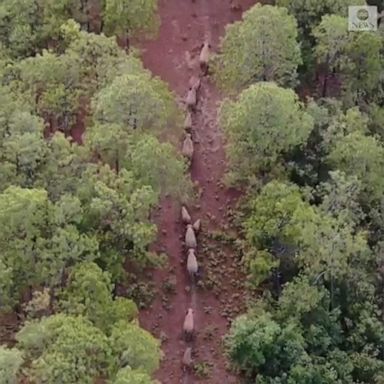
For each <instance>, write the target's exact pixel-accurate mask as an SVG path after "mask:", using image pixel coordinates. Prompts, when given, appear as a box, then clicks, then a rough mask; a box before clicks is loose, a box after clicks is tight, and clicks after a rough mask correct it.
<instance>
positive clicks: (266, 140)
mask: <svg viewBox="0 0 384 384" xmlns="http://www.w3.org/2000/svg"><path fill="white" fill-rule="evenodd" d="M220 123H221V125H222V126H223V128H224V129H225V131H226V133H227V135H228V139H229V151H228V152H229V159H230V162H231V169H232V170H233V173H234V176H235V178H238V179H240V180H244V179H245V180H246V179H249V178H251V177H252V176H253V175H255V174H256V173H257V172H258V171H269V170H271V169H272V168H273V167H275V166H276V164H278V163H279V162H280V161H281V159H282V157H283V156H284V155H286V154H287V153H289V152H290V151H292V150H293V149H294V148H296V147H299V146H300V145H303V144H304V143H305V142H306V140H307V138H308V136H309V134H310V132H311V130H312V127H313V120H312V118H311V117H310V115H309V114H307V113H306V112H305V111H304V107H303V105H302V104H301V103H300V102H299V100H298V97H297V95H296V94H295V93H294V92H293V91H292V90H289V89H283V88H280V87H278V86H277V85H276V84H274V83H258V84H255V85H252V86H250V87H249V88H248V89H246V90H244V91H243V92H242V93H241V94H240V96H239V97H238V99H237V100H235V101H226V102H225V103H224V104H223V106H222V108H221V110H220Z"/></svg>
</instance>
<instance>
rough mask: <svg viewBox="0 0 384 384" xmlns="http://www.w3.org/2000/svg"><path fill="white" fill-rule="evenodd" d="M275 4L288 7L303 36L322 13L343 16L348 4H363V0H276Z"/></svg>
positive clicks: (314, 24) (317, 21) (345, 15)
mask: <svg viewBox="0 0 384 384" xmlns="http://www.w3.org/2000/svg"><path fill="white" fill-rule="evenodd" d="M277 5H278V6H280V7H285V8H288V11H289V13H290V14H292V15H293V16H295V18H296V19H297V22H298V24H299V27H300V29H301V30H302V33H303V36H305V35H307V36H308V35H309V34H310V32H311V31H312V29H313V28H314V27H316V26H317V25H318V24H319V23H320V21H321V18H322V17H323V16H324V15H331V14H336V15H340V16H343V17H347V15H348V6H350V5H365V1H364V0H323V1H316V0H309V1H308V0H277Z"/></svg>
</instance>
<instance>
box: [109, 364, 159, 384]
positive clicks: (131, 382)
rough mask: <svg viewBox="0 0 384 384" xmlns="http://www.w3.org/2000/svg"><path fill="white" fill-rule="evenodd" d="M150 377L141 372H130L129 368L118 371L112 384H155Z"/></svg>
mask: <svg viewBox="0 0 384 384" xmlns="http://www.w3.org/2000/svg"><path fill="white" fill-rule="evenodd" d="M156 383H157V382H156V381H153V380H152V379H151V377H150V376H149V375H148V374H146V373H143V372H140V371H137V370H132V369H131V368H129V367H125V368H122V369H120V370H119V371H118V372H117V375H116V378H115V380H113V381H112V384H156Z"/></svg>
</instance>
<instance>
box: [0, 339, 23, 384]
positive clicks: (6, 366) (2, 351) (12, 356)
mask: <svg viewBox="0 0 384 384" xmlns="http://www.w3.org/2000/svg"><path fill="white" fill-rule="evenodd" d="M22 364H23V355H22V353H21V352H20V351H19V350H17V349H16V348H5V347H3V346H0V377H1V383H4V384H17V383H18V373H19V370H20V367H21V365H22Z"/></svg>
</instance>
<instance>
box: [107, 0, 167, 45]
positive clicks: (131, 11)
mask: <svg viewBox="0 0 384 384" xmlns="http://www.w3.org/2000/svg"><path fill="white" fill-rule="evenodd" d="M104 23H105V31H106V33H108V34H114V35H117V36H122V37H124V38H125V39H126V47H127V48H128V46H129V38H131V37H132V36H134V35H136V34H138V33H146V34H154V33H156V32H157V29H158V25H159V20H158V16H157V0H144V1H143V0H133V1H132V0H106V1H105V5H104Z"/></svg>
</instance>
